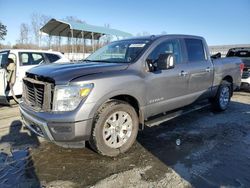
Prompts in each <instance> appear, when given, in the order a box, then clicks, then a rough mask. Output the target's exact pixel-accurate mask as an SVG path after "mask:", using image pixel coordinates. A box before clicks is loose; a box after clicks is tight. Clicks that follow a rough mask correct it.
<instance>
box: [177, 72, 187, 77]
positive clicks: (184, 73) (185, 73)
mask: <svg viewBox="0 0 250 188" xmlns="http://www.w3.org/2000/svg"><path fill="white" fill-rule="evenodd" d="M187 75H188V73H187V72H185V71H181V72H180V73H179V76H187Z"/></svg>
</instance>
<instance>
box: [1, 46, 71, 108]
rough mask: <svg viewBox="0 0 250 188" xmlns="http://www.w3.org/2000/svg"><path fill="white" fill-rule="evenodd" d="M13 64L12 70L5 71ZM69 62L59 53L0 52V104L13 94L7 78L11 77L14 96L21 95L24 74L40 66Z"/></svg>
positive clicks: (11, 50) (22, 50) (12, 50)
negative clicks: (10, 63)
mask: <svg viewBox="0 0 250 188" xmlns="http://www.w3.org/2000/svg"><path fill="white" fill-rule="evenodd" d="M10 60H11V62H13V65H14V66H13V67H14V69H13V70H7V68H8V65H9V61H10ZM60 62H69V60H68V59H67V58H66V57H65V56H64V55H63V54H62V53H60V52H56V51H45V50H28V49H9V50H7V49H6V50H0V103H5V104H6V103H8V102H9V100H10V99H11V98H13V94H12V92H11V91H10V88H9V86H8V81H7V80H8V78H9V77H12V79H11V80H12V81H13V82H14V83H13V84H14V85H13V91H14V94H15V96H17V97H19V96H21V95H22V92H23V90H22V79H23V77H24V76H25V72H26V71H27V70H29V69H30V68H32V67H35V66H37V65H41V64H49V63H60Z"/></svg>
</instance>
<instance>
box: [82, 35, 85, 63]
mask: <svg viewBox="0 0 250 188" xmlns="http://www.w3.org/2000/svg"><path fill="white" fill-rule="evenodd" d="M82 40H83V41H82V42H83V46H82V52H83V59H85V39H84V31H82Z"/></svg>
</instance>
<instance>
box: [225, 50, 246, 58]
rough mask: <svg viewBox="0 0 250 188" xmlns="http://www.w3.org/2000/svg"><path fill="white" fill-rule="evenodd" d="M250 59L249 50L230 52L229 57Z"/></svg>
mask: <svg viewBox="0 0 250 188" xmlns="http://www.w3.org/2000/svg"><path fill="white" fill-rule="evenodd" d="M233 56H237V57H250V51H247V50H238V51H229V52H228V54H227V57H233Z"/></svg>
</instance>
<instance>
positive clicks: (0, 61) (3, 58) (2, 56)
mask: <svg viewBox="0 0 250 188" xmlns="http://www.w3.org/2000/svg"><path fill="white" fill-rule="evenodd" d="M8 54H9V52H8V51H4V52H0V68H4V67H5V65H6V63H7V60H8Z"/></svg>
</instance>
